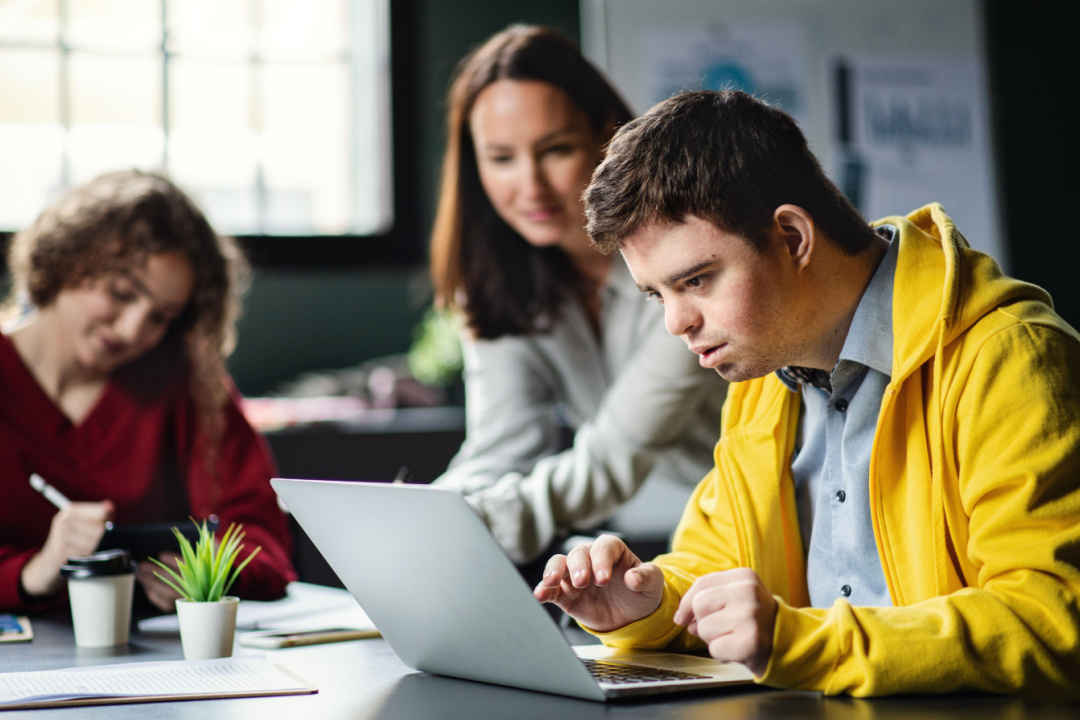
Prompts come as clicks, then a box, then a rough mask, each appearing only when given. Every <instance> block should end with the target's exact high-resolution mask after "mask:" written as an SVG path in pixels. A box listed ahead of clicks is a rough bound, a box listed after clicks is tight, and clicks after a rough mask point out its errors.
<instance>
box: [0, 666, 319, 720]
mask: <svg viewBox="0 0 1080 720" xmlns="http://www.w3.org/2000/svg"><path fill="white" fill-rule="evenodd" d="M312 690H313V689H312V688H310V687H309V686H308V685H306V684H305V683H303V682H301V681H300V680H298V679H296V678H294V677H292V676H291V675H289V674H287V673H286V672H284V671H283V670H281V669H280V668H279V667H277V666H276V665H272V664H271V663H269V662H267V661H266V660H263V659H249V658H243V659H240V658H222V659H218V660H196V661H171V662H150V663H122V664H117V665H97V666H90V667H78V668H66V669H63V670H42V671H36V672H16V673H0V710H2V709H4V707H5V706H11V705H20V706H21V705H24V704H26V703H35V704H37V703H40V704H54V703H59V702H65V701H71V700H79V699H86V698H154V697H167V698H170V699H171V698H177V697H182V696H188V697H190V696H209V697H228V696H245V695H273V694H283V693H292V692H311V691H312Z"/></svg>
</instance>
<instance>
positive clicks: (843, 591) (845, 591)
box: [840, 585, 851, 597]
mask: <svg viewBox="0 0 1080 720" xmlns="http://www.w3.org/2000/svg"><path fill="white" fill-rule="evenodd" d="M840 594H841V595H843V596H844V597H851V586H850V585H844V586H842V587H841V588H840Z"/></svg>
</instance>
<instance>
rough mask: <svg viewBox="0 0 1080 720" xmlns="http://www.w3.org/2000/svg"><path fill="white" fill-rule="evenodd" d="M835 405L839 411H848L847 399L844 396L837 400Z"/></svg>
mask: <svg viewBox="0 0 1080 720" xmlns="http://www.w3.org/2000/svg"><path fill="white" fill-rule="evenodd" d="M835 407H836V410H837V412H846V411H847V400H845V399H844V398H840V399H839V400H837V401H836V405H835Z"/></svg>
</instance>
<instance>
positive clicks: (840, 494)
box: [836, 490, 847, 502]
mask: <svg viewBox="0 0 1080 720" xmlns="http://www.w3.org/2000/svg"><path fill="white" fill-rule="evenodd" d="M845 500H847V493H846V492H844V491H843V490H837V491H836V502H844V501H845Z"/></svg>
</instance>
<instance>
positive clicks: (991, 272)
mask: <svg viewBox="0 0 1080 720" xmlns="http://www.w3.org/2000/svg"><path fill="white" fill-rule="evenodd" d="M586 202H587V215H588V219H589V232H590V234H591V235H592V237H593V240H594V242H595V243H596V245H597V246H598V247H599V249H601V250H603V251H606V252H609V253H613V252H616V251H620V250H621V252H622V254H623V257H624V258H625V260H626V262H627V265H628V266H629V268H630V270H631V273H632V274H633V276H634V279H635V282H636V283H637V285H638V287H639V288H640V289H641V290H642V291H643V292H646V293H649V294H650V295H651V296H653V297H655V298H656V299H657V300H658V301H659V302H660V303H661V304H662V305H663V310H664V313H665V321H666V323H667V327H668V330H669V331H670V332H671V333H672V334H674V335H678V336H680V337H682V338H683V339H684V340H685V341H686V343H687V345H688V346H689V349H690V350H691V351H693V352H695V353H697V354H698V355H699V356H700V362H701V364H702V365H703V366H706V367H711V368H714V369H715V370H716V371H717V372H718V373H719V374H720V375H722V376H723V377H724V378H725V379H727V380H729V381H731V382H732V383H733V384H732V385H731V387H730V390H729V394H728V399H727V403H726V405H725V406H724V410H723V415H722V419H721V433H720V441H719V442H718V444H717V446H716V450H715V467H714V469H713V470H712V471H711V472H710V474H709V475H707V476H706V477H705V478H704V480H702V482H701V484H700V485H699V486H698V488H697V490H696V492H695V494H694V496H693V498H692V499H691V500H690V503H689V504H688V506H687V508H686V511H685V514H684V516H683V519H682V521H681V523H680V525H679V527H678V529H677V531H676V534H675V537H674V539H673V545H672V552H671V553H669V554H667V555H662V556H660V557H659V558H657V559H656V560H655V561H653V562H650V563H642V561H641V560H640V559H639V558H637V557H635V556H634V555H633V554H632V553H630V551H629V550H628V549H627V548H626V547H625V545H623V544H622V542H621V541H619V540H617V539H616V538H613V537H610V536H604V537H601V538H600V539H598V540H597V541H596V542H594V543H591V544H585V545H582V546H579V547H577V548H575V549H574V550H572V551H571V552H570V553H569V554H568V555H566V556H562V555H558V556H555V557H553V558H552V559H551V560H550V561H549V562H548V565H547V568H546V571H545V576H544V579H543V580H542V581H541V583H540V584H539V585H538V586H537V588H536V591H535V595H536V597H537V598H538V599H540V600H542V601H546V602H554V603H556V604H558V605H559V606H560V607H562V608H563V610H565V611H566V612H567V613H569V614H570V615H571V616H573V617H574V618H576V619H577V620H578V621H579V622H580V623H581V624H582V625H583V626H585V627H586V628H588V629H590V630H591V631H593V632H595V633H597V634H598V635H600V637H601V638H602V639H603V641H604V642H605V643H608V644H612V645H619V646H632V647H648V648H660V647H666V648H669V649H697V650H703V649H707V650H708V652H709V653H710V654H711V655H712V656H714V657H715V658H717V659H719V660H730V661H736V662H741V663H744V664H745V665H747V666H748V667H749V668H750V669H751V670H753V672H754V673H755V675H756V676H757V677H758V679H759V681H760V682H762V683H766V684H769V685H774V686H778V687H790V688H800V689H810V690H820V691H823V692H826V693H829V694H835V693H850V694H852V695H860V696H871V695H885V694H892V693H934V692H949V691H955V690H971V689H975V690H986V691H991V692H1001V693H1013V694H1019V695H1023V696H1027V697H1035V698H1040V699H1057V700H1065V701H1074V700H1077V699H1080V601H1078V598H1080V336H1078V335H1077V333H1076V331H1074V330H1073V329H1072V328H1070V327H1069V326H1068V325H1067V324H1066V323H1065V322H1064V321H1063V320H1062V319H1061V318H1059V317H1058V316H1057V315H1055V314H1054V312H1053V310H1052V308H1051V301H1050V298H1049V296H1048V295H1047V294H1046V293H1045V292H1044V291H1042V290H1040V289H1039V288H1037V287H1034V286H1032V285H1028V284H1025V283H1022V282H1020V281H1017V280H1014V279H1011V278H1009V277H1006V276H1005V275H1004V274H1003V273H1002V271H1001V269H1000V267H999V266H998V265H997V263H996V262H995V261H994V260H993V259H992V258H990V257H988V256H986V255H983V254H981V253H978V252H976V251H974V250H972V249H970V248H969V247H968V244H967V242H966V241H965V239H964V238H963V236H962V235H961V234H960V233H959V232H958V231H957V229H956V228H955V227H954V225H953V223H952V221H951V220H950V219H949V217H948V216H947V215H946V214H945V211H944V210H943V209H942V208H941V206H939V205H928V206H927V207H924V208H922V209H920V210H916V211H915V212H913V213H911V214H910V215H908V216H906V217H902V216H897V217H890V218H885V219H884V220H881V221H878V222H876V223H872V224H867V223H866V222H864V221H863V220H862V218H861V217H860V216H859V214H858V212H857V211H856V210H855V209H854V208H853V207H852V206H851V205H850V203H849V202H848V201H847V200H846V199H845V198H844V197H843V195H842V194H841V193H840V192H839V190H837V188H836V187H835V186H834V185H833V184H832V183H831V182H830V181H829V180H828V179H827V178H826V177H825V175H824V173H823V172H822V170H821V168H820V165H819V164H818V162H817V160H816V159H815V158H814V156H813V154H812V153H811V152H810V150H809V149H808V147H807V145H806V141H805V138H804V137H803V136H802V133H801V132H800V131H799V129H798V127H797V126H796V125H795V123H794V121H793V120H792V119H791V118H790V117H789V116H788V115H786V114H785V113H783V112H781V111H779V110H777V109H775V108H772V107H770V106H768V105H767V104H765V103H763V102H761V101H758V100H756V99H754V98H752V97H750V96H749V95H746V94H744V93H741V92H719V93H717V92H693V93H684V94H682V95H678V96H675V97H673V98H671V99H669V100H667V101H664V102H662V103H660V104H659V105H657V106H656V107H654V108H653V109H652V110H650V111H649V112H648V113H646V114H645V115H644V116H642V117H641V118H639V119H637V120H635V121H633V122H631V123H629V124H627V125H626V126H624V127H623V128H622V129H621V130H620V131H619V132H618V133H617V134H616V136H615V138H614V140H613V141H612V143H611V147H610V148H609V150H608V155H607V158H606V159H605V161H604V162H603V163H602V164H601V166H600V167H599V168H598V169H597V171H596V173H595V174H594V176H593V182H592V184H591V185H590V186H589V189H588V190H587V192H586Z"/></svg>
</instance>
